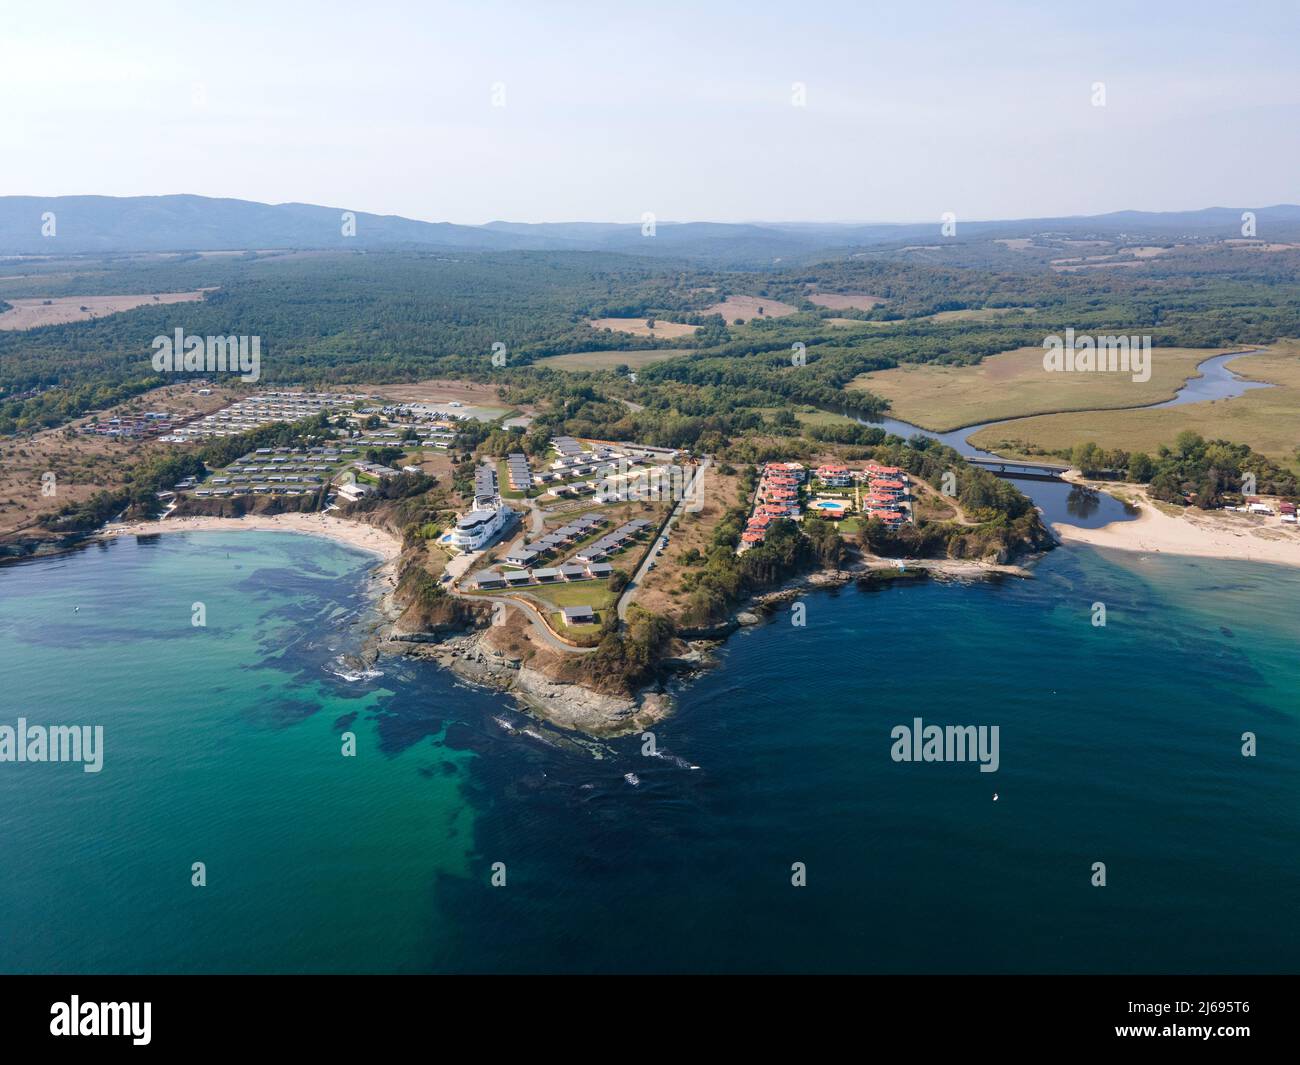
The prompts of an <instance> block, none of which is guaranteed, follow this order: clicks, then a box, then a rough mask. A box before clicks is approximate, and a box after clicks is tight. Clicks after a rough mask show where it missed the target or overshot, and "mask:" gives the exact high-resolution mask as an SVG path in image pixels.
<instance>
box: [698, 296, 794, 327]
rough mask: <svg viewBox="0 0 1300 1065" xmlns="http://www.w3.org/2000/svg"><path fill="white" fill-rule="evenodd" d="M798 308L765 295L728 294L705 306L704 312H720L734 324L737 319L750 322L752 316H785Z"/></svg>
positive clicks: (726, 319)
mask: <svg viewBox="0 0 1300 1065" xmlns="http://www.w3.org/2000/svg"><path fill="white" fill-rule="evenodd" d="M798 309H799V308H798V307H792V306H791V305H790V304H788V303H782V302H781V301H780V300H772V299H767V298H766V297H764V296H728V297H727V298H726V299H725V300H722V301H720V302H718V303H714V304H712V305H711V306H708V307H705V308H704V311H703V312H702V313H704V314H720V315H722V317H723V319H724V320H725V321H726V323H727V324H728V325H733V324H735V321H736V319H740V320H741V321H742V322H748V321H749V320H750V319H751V318H784V317H785V316H786V315H787V314H794V313H795V312H797V311H798Z"/></svg>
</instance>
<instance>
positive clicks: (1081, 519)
mask: <svg viewBox="0 0 1300 1065" xmlns="http://www.w3.org/2000/svg"><path fill="white" fill-rule="evenodd" d="M1257 350H1259V349H1255V348H1252V349H1250V350H1249V351H1230V352H1225V353H1223V354H1221V355H1213V356H1211V357H1210V358H1208V359H1206V360H1205V361H1203V362H1200V363H1198V364H1197V366H1196V371H1197V373H1198V374H1199V376H1197V377H1190V378H1188V379H1187V380H1186V381H1184V382H1183V384H1182V387H1180V388H1179V389H1178V391H1177V392H1176V393H1175V394H1174V396H1173V398H1172V399H1167V400H1165V401H1163V402H1161V403H1152V404H1147V405H1145V406H1141V407H1114V408H1107V409H1108V410H1146V409H1151V410H1159V409H1162V408H1164V407H1180V406H1183V405H1184V404H1187V403H1206V402H1209V401H1210V400H1215V399H1234V398H1235V397H1237V396H1240V395H1243V394H1245V393H1246V392H1249V391H1251V390H1253V389H1256V388H1272V387H1274V386H1273V385H1272V384H1270V383H1268V382H1266V381H1249V380H1247V379H1246V378H1244V377H1240V376H1238V375H1237V374H1235V373H1233V372H1232V371H1231V370H1230V369H1228V367H1227V364H1228V363H1229V362H1231V361H1232V360H1233V359H1236V358H1239V357H1240V356H1242V355H1251V354H1254V353H1255V352H1256V351H1257ZM1025 417H1035V415H1024V416H1023V417H1019V418H1002V419H999V420H997V421H991V422H981V423H979V424H978V425H968V426H966V427H964V428H962V429H953V430H951V431H949V432H946V433H936V432H932V431H931V430H929V429H922V428H921V427H920V426H919V425H913V424H912V423H911V422H905V421H902V420H901V419H898V418H880V419H876V420H870V421H869V420H867V419H863V418H859V419H858V421H859V423H860V424H862V425H873V426H876V427H878V428H880V429H883V430H885V432H887V433H892V434H894V435H895V436H900V437H902V438H903V439H904V440H908V439H910V438H912V437H914V436H924V437H928V438H929V439H931V440H937V441H939V443H941V444H945V445H946V446H948V447H950V448H952V449H953V450H954V451H956V452H957V453H958V454H959V455H961V456H963V457H964V458H967V459H989V460H996V461H998V462H999V465H1000V468H997V467H995V468H993V469H991V470H990V472H992V473H996V474H997V475H998V476H999V477H1004V478H1006V479H1007V480H1009V481H1015V482H1016V487H1017V488H1019V489H1020V490H1021V491H1022V492H1024V494H1025V495H1026V496H1028V497H1029V498H1030V499H1031V500H1032V501H1033V503H1034V505H1035V506H1036V507H1038V508H1039V510H1041V511H1042V513H1043V517H1044V519H1045V520H1046V521H1048V522H1050V523H1052V524H1065V525H1075V526H1078V527H1079V528H1082V529H1100V528H1102V527H1103V526H1105V525H1111V524H1113V523H1115V522H1120V521H1132V520H1134V519H1135V518H1136V517H1137V516H1138V514H1139V511H1138V509H1137V508H1136V507H1134V506H1132V505H1131V504H1129V503H1125V502H1124V501H1123V500H1120V499H1116V498H1115V497H1114V496H1112V495H1110V494H1108V493H1106V492H1098V491H1095V490H1093V489H1090V488H1086V487H1083V486H1081V485H1073V484H1069V483H1068V482H1066V481H1062V480H1056V479H1047V478H1044V477H1042V476H1041V475H1038V474H1037V473H1035V466H1034V464H1033V463H1028V462H1015V461H1013V460H1009V459H1008V460H1005V463H1003V462H1002V459H1001V456H1000V455H996V454H994V453H993V452H991V451H985V450H983V449H982V448H978V447H975V446H974V445H973V444H971V443H970V442H969V437H972V436H974V435H975V434H976V433H978V432H981V431H983V430H985V429H992V428H994V427H996V426H1002V425H1010V424H1011V423H1013V422H1018V421H1023V420H1024V418H1025Z"/></svg>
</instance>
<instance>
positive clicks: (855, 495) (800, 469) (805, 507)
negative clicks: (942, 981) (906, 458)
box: [737, 462, 912, 552]
mask: <svg viewBox="0 0 1300 1065" xmlns="http://www.w3.org/2000/svg"><path fill="white" fill-rule="evenodd" d="M804 517H815V518H824V519H828V520H831V521H835V522H839V523H840V524H841V527H842V528H843V529H844V530H845V531H851V530H855V529H856V528H857V527H858V526H859V525H860V523H861V522H864V521H871V520H876V521H880V522H883V523H884V524H885V525H888V526H891V527H897V526H900V525H906V524H907V523H908V522H910V521H911V520H912V500H911V489H910V478H909V477H908V475H907V474H906V473H905V472H904V471H903V470H902V469H900V468H899V467H897V466H882V465H879V464H877V463H870V462H869V463H866V464H865V465H864V466H862V467H861V468H853V467H850V466H848V465H844V464H841V463H833V462H832V463H824V464H822V465H820V466H817V467H815V468H814V469H813V470H812V471H811V472H810V471H809V470H808V469H807V468H806V467H805V466H804V465H803V464H802V463H798V462H769V463H767V464H766V465H765V466H764V467H763V472H762V473H761V474H760V475H759V479H758V487H757V489H756V490H755V492H754V499H753V505H752V508H751V511H750V515H749V520H748V521H747V522H746V525H745V531H744V532H743V533H741V535H740V546H739V547H738V548H737V550H738V551H741V552H743V551H746V550H748V549H749V548H751V547H754V546H756V545H758V544H761V543H762V542H763V541H764V540H765V539H767V531H768V529H769V528H770V527H771V525H772V523H773V522H774V521H777V520H778V519H780V518H789V519H790V520H792V521H800V520H802V519H803V518H804Z"/></svg>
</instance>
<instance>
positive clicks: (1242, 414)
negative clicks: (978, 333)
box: [971, 340, 1300, 469]
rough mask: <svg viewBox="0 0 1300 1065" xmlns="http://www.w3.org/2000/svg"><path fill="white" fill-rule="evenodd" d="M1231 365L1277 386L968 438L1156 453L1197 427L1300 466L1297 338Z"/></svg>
mask: <svg viewBox="0 0 1300 1065" xmlns="http://www.w3.org/2000/svg"><path fill="white" fill-rule="evenodd" d="M1230 366H1231V369H1232V370H1233V371H1234V372H1235V373H1238V374H1240V375H1241V376H1242V377H1248V378H1250V379H1251V380H1256V381H1268V382H1269V383H1271V384H1274V385H1276V386H1277V387H1276V388H1257V389H1253V390H1251V391H1250V392H1247V393H1245V394H1244V395H1241V396H1237V397H1235V398H1233V399H1220V400H1210V401H1208V402H1205V403H1189V404H1187V405H1186V406H1181V407H1167V408H1165V409H1163V410H1130V411H1114V410H1113V411H1104V410H1100V411H1088V412H1086V413H1078V414H1050V415H1044V416H1042V417H1035V418H1026V419H1024V420H1023V421H1018V422H1016V423H1015V424H1014V425H1007V426H1002V427H1000V428H991V429H985V430H984V431H982V432H979V433H976V434H975V435H974V436H972V437H971V443H972V444H974V445H975V446H976V447H982V448H985V449H991V450H996V451H998V453H999V454H1007V455H1025V454H1032V453H1035V452H1043V451H1060V450H1063V449H1066V448H1071V447H1073V446H1074V445H1076V444H1083V443H1087V442H1088V441H1090V440H1091V441H1093V442H1095V443H1096V444H1097V445H1098V446H1100V447H1104V448H1123V449H1124V450H1126V451H1146V452H1148V453H1154V452H1155V451H1156V450H1157V449H1158V448H1159V447H1160V446H1161V445H1162V444H1164V445H1172V444H1173V442H1174V438H1175V437H1176V436H1177V435H1178V434H1179V433H1180V432H1182V430H1184V429H1192V430H1194V431H1196V432H1198V433H1200V434H1201V435H1202V436H1203V437H1205V438H1206V439H1207V440H1215V439H1222V440H1231V441H1234V442H1236V443H1242V444H1249V445H1250V446H1251V447H1252V448H1254V449H1255V450H1256V451H1259V452H1261V453H1262V454H1264V455H1266V456H1267V457H1268V458H1270V459H1272V460H1273V461H1274V462H1277V463H1279V464H1281V465H1285V466H1288V467H1289V468H1291V469H1298V468H1300V457H1298V456H1297V445H1300V426H1298V425H1297V419H1296V411H1297V410H1300V341H1296V340H1287V341H1281V342H1279V343H1277V344H1273V345H1271V346H1270V347H1269V348H1268V349H1267V350H1266V351H1265V352H1263V353H1261V354H1258V355H1243V356H1242V357H1241V358H1239V359H1234V360H1232V363H1231V364H1230ZM1061 376H1069V375H1068V374H1067V375H1061ZM1027 449H1029V450H1027Z"/></svg>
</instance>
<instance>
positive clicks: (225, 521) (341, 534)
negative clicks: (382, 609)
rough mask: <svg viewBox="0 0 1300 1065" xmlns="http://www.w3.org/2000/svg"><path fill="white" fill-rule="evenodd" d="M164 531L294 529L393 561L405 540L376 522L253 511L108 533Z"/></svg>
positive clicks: (117, 527)
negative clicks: (235, 516)
mask: <svg viewBox="0 0 1300 1065" xmlns="http://www.w3.org/2000/svg"><path fill="white" fill-rule="evenodd" d="M164 532H291V533H306V534H307V535H310V536H324V537H328V538H329V539H331V540H337V541H338V542H339V543H344V544H347V545H348V546H350V547H355V548H358V549H360V550H362V551H368V552H370V553H371V554H373V555H378V556H379V557H380V558H382V559H384V560H385V561H392V560H393V559H395V558H396V557H397V556H398V555H399V554H401V552H402V545H401V542H400V541H399V540H398V539H397V537H395V536H393V535H392V534H391V533H388V532H385V531H384V530H383V529H377V528H375V527H374V526H373V525H363V524H362V523H361V522H358V521H348V520H346V519H344V518H337V517H334V516H333V515H331V514H249V515H246V516H245V517H242V518H215V517H206V516H200V517H190V518H163V519H162V520H161V521H136V522H126V523H123V524H114V525H109V526H108V527H107V528H106V529H105V530H104V535H105V536H151V535H153V534H155V533H164Z"/></svg>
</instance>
